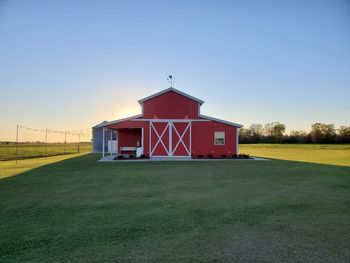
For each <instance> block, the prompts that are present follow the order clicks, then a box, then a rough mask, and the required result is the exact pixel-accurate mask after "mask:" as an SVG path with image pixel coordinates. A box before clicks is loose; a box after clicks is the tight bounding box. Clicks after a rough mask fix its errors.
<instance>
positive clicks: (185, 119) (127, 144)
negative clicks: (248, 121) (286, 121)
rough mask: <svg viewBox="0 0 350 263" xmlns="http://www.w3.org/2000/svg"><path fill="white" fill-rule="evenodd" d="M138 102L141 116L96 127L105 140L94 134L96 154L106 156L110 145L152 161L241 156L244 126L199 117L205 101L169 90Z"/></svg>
mask: <svg viewBox="0 0 350 263" xmlns="http://www.w3.org/2000/svg"><path fill="white" fill-rule="evenodd" d="M139 103H140V105H141V108H142V113H141V114H140V115H136V116H132V117H129V118H124V119H120V120H115V121H111V122H103V123H101V124H99V125H97V126H95V127H94V129H95V131H97V129H101V130H102V140H101V139H98V136H97V133H96V134H95V131H94V136H93V141H94V151H99V152H103V153H105V151H106V145H109V146H108V149H109V151H110V152H111V153H116V154H118V155H120V154H127V155H129V154H134V153H135V154H136V152H137V154H138V155H140V154H144V155H145V156H146V157H150V158H152V157H168V158H176V157H182V158H184V157H187V158H191V157H197V156H199V155H202V156H203V157H207V156H208V155H213V156H214V157H221V156H222V155H227V156H231V155H233V154H237V153H238V128H240V127H242V125H240V124H237V123H233V122H229V121H224V120H220V119H216V118H213V117H209V116H205V115H202V114H200V108H201V105H202V104H203V103H204V101H202V100H200V99H197V98H195V97H192V96H190V95H188V94H186V93H183V92H181V91H179V90H176V89H174V88H169V89H166V90H163V91H161V92H158V93H156V94H153V95H151V96H149V97H146V98H144V99H141V100H139ZM100 137H101V136H100ZM106 140H109V142H108V144H106ZM112 144H114V147H112ZM99 146H100V147H99ZM101 148H102V151H101V150H99V149H101ZM112 148H113V149H114V150H112Z"/></svg>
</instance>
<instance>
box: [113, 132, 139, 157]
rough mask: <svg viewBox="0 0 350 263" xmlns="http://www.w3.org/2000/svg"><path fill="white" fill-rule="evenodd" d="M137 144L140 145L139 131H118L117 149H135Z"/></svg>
mask: <svg viewBox="0 0 350 263" xmlns="http://www.w3.org/2000/svg"><path fill="white" fill-rule="evenodd" d="M137 142H139V145H141V130H140V129H125V130H123V129H122V130H118V147H119V149H120V147H137ZM119 149H118V152H119Z"/></svg>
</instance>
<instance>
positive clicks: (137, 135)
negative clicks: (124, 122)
mask: <svg viewBox="0 0 350 263" xmlns="http://www.w3.org/2000/svg"><path fill="white" fill-rule="evenodd" d="M143 154H144V129H143V128H113V127H104V128H103V136H102V157H103V158H104V157H106V156H117V157H119V156H121V157H123V158H135V157H141V156H142V155H143Z"/></svg>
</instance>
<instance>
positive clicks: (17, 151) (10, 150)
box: [0, 125, 91, 161]
mask: <svg viewBox="0 0 350 263" xmlns="http://www.w3.org/2000/svg"><path fill="white" fill-rule="evenodd" d="M85 152H91V129H84V130H74V131H58V130H52V129H36V128H30V127H25V126H22V125H17V130H16V142H3V143H1V144H0V161H5V160H16V161H17V160H21V159H29V158H39V157H48V156H55V155H63V154H72V153H85Z"/></svg>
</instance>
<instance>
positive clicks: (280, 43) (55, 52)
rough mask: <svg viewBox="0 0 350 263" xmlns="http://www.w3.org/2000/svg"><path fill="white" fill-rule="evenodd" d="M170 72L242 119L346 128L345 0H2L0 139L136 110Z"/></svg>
mask: <svg viewBox="0 0 350 263" xmlns="http://www.w3.org/2000/svg"><path fill="white" fill-rule="evenodd" d="M73 2H74V3H73ZM169 73H173V74H174V75H175V77H176V83H175V85H174V87H175V88H177V89H180V90H182V91H184V92H186V93H189V94H191V95H193V96H195V97H198V98H200V99H202V100H205V101H206V103H205V104H204V105H203V107H202V112H203V113H204V114H207V115H213V116H215V117H219V118H223V119H227V120H230V121H234V122H238V123H242V124H244V125H245V126H249V125H250V124H251V123H263V124H264V123H266V122H271V121H280V122H282V123H285V124H286V125H287V129H288V130H293V129H304V130H308V129H309V127H310V124H311V123H314V122H327V123H334V124H335V125H336V126H339V125H350V2H349V1H338V0H335V1H334V0H333V1H331V0H330V1H316V0H315V1H307V0H306V1H295V0H292V1H31V0H26V1H24V0H23V1H17V0H12V1H6V0H2V1H0V91H1V93H0V96H1V101H0V120H1V123H0V128H1V129H0V140H1V139H14V132H15V128H16V124H17V123H19V124H22V125H26V126H30V127H37V128H46V127H48V128H52V129H60V130H64V129H83V128H87V127H91V126H92V125H94V124H96V123H99V122H101V121H102V120H112V119H115V118H118V117H123V116H125V115H128V114H135V113H138V112H139V110H140V109H139V106H138V104H137V102H136V101H137V100H138V99H140V98H142V97H145V96H147V95H150V94H152V93H155V92H158V91H160V90H162V89H165V88H168V86H169V85H168V83H167V81H166V77H167V74H169Z"/></svg>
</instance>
